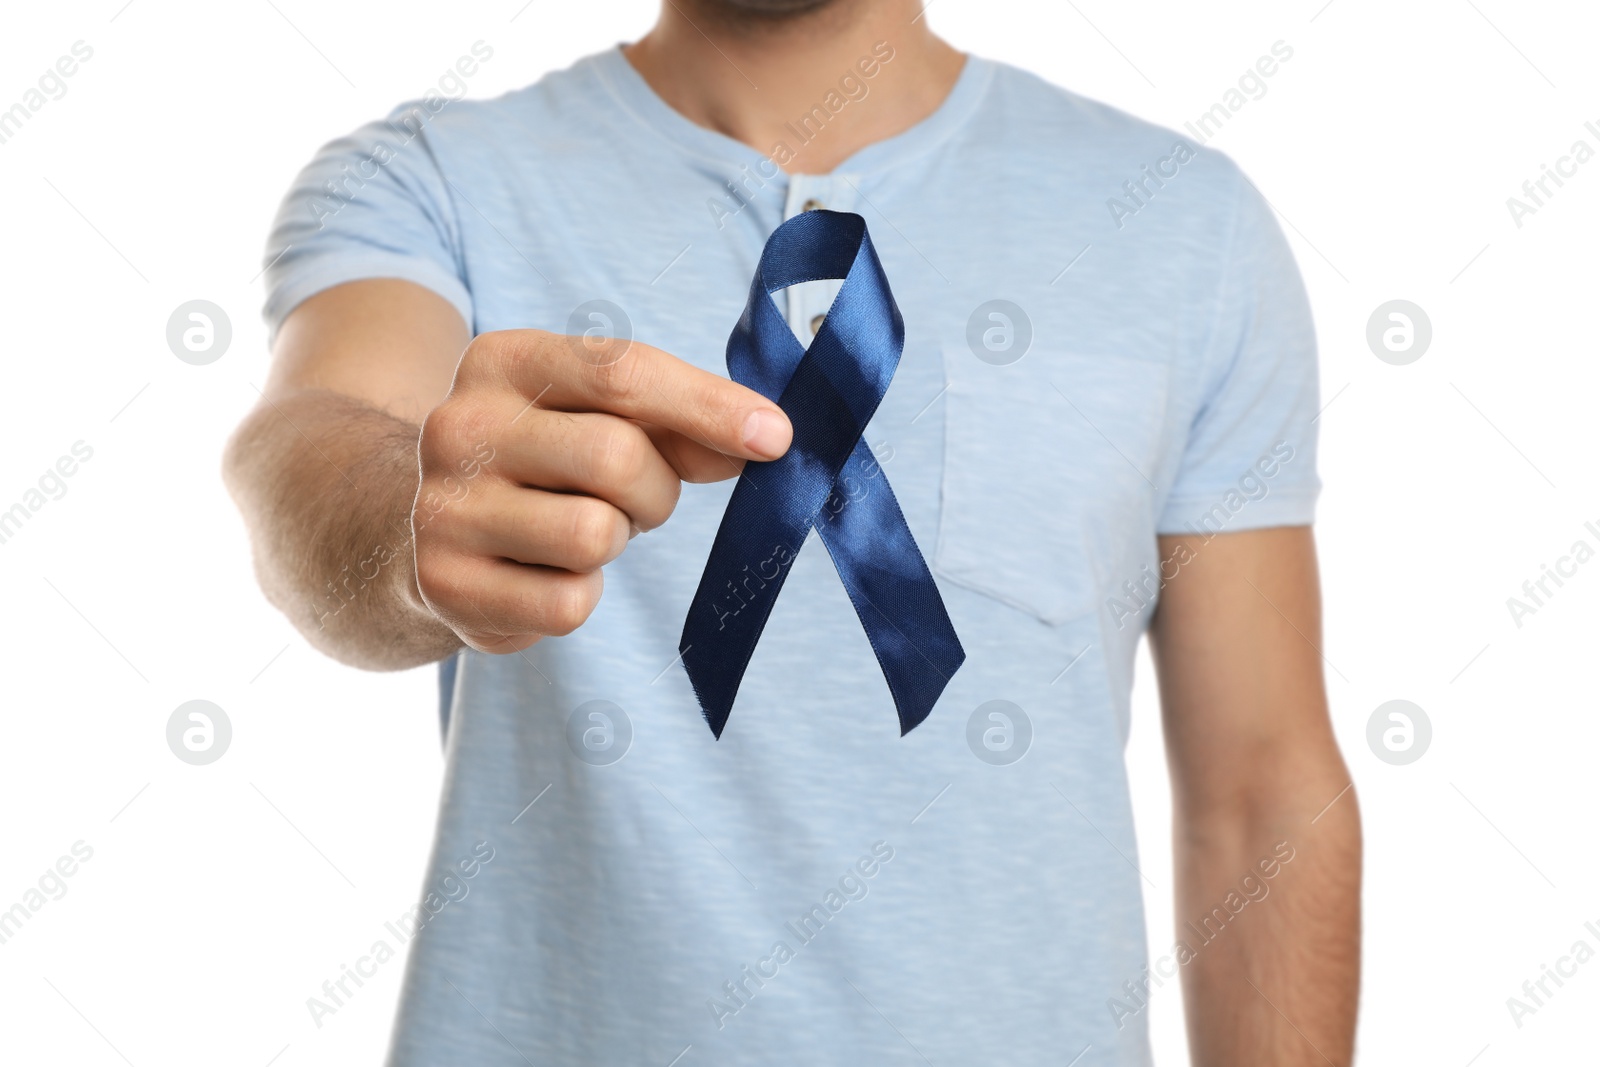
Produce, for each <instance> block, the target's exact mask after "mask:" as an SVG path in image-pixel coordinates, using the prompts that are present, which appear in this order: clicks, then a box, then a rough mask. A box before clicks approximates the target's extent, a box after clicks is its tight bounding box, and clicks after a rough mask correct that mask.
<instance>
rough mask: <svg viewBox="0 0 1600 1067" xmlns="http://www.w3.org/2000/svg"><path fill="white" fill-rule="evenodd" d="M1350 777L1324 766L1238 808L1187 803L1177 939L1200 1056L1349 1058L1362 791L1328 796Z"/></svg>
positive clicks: (1180, 842)
mask: <svg viewBox="0 0 1600 1067" xmlns="http://www.w3.org/2000/svg"><path fill="white" fill-rule="evenodd" d="M1341 769H1342V768H1341ZM1341 788H1342V785H1341V784H1340V783H1339V781H1338V779H1336V778H1331V777H1330V778H1322V777H1321V776H1318V779H1317V780H1316V787H1315V788H1312V787H1306V788H1300V789H1295V790H1294V791H1292V792H1288V793H1285V794H1280V795H1277V796H1271V797H1262V798H1261V799H1262V800H1263V801H1264V803H1263V804H1262V805H1261V806H1260V807H1259V808H1257V809H1256V810H1254V811H1250V812H1244V813H1241V814H1236V815H1235V816H1233V817H1229V816H1221V817H1218V816H1209V817H1208V816H1207V815H1205V814H1202V813H1195V814H1194V815H1192V816H1188V817H1186V816H1185V815H1184V814H1183V813H1181V812H1180V813H1179V816H1178V818H1179V823H1178V826H1177V830H1176V849H1175V852H1176V856H1175V858H1176V861H1177V871H1178V893H1177V908H1178V913H1177V938H1178V941H1179V942H1180V946H1182V945H1186V946H1187V947H1188V949H1189V954H1186V953H1184V951H1183V949H1182V948H1181V947H1180V949H1179V952H1178V955H1179V957H1180V963H1181V964H1182V966H1181V970H1182V973H1183V976H1184V977H1183V985H1184V1003H1185V1009H1186V1012H1187V1016H1188V1030H1189V1044H1190V1052H1191V1057H1192V1060H1193V1062H1194V1064H1196V1067H1224V1065H1226V1067H1235V1065H1238V1064H1272V1065H1274V1067H1290V1065H1302V1064H1304V1065H1313V1064H1314V1065H1321V1067H1328V1065H1332V1067H1344V1065H1346V1064H1348V1063H1350V1060H1351V1056H1352V1052H1353V1041H1354V1031H1355V1018H1356V1000H1357V990H1358V985H1359V978H1360V925H1361V918H1360V915H1361V905H1360V894H1361V828H1360V820H1359V816H1358V814H1357V809H1356V799H1355V791H1354V790H1350V791H1349V792H1346V793H1344V794H1342V795H1341V796H1340V797H1339V799H1338V800H1337V801H1334V802H1333V803H1331V804H1329V801H1331V800H1332V799H1333V797H1334V795H1335V794H1338V793H1339V790H1340V789H1341ZM1324 806H1326V810H1324V811H1320V813H1319V810H1318V809H1320V808H1322V807H1324ZM1312 819H1315V820H1316V821H1315V822H1312ZM1186 955H1187V962H1186V963H1183V962H1182V961H1183V959H1184V958H1185V956H1186Z"/></svg>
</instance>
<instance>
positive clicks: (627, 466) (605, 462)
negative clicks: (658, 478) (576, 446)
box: [588, 420, 650, 488]
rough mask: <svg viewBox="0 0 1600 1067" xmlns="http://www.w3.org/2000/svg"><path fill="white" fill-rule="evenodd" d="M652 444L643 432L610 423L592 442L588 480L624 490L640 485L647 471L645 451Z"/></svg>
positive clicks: (625, 424) (626, 424)
mask: <svg viewBox="0 0 1600 1067" xmlns="http://www.w3.org/2000/svg"><path fill="white" fill-rule="evenodd" d="M648 447H650V446H649V441H648V439H647V438H646V437H645V435H644V431H643V430H641V429H639V428H638V427H637V426H634V425H633V424H632V423H628V422H622V421H620V420H607V421H606V422H604V423H602V424H601V425H600V426H598V427H597V428H596V429H595V432H594V434H593V436H592V437H590V439H589V456H588V465H589V476H590V478H591V479H592V480H593V481H594V482H595V483H596V484H597V485H601V486H605V487H607V488H621V487H622V486H626V485H629V484H631V483H632V482H634V481H637V480H638V478H639V476H640V475H641V474H642V473H643V471H644V462H645V454H644V450H645V449H646V448H648Z"/></svg>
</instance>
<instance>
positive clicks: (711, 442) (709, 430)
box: [511, 331, 792, 460]
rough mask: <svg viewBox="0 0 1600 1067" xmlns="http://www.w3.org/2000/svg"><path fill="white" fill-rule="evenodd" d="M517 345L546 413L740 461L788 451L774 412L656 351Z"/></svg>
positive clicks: (530, 389) (618, 344)
mask: <svg viewBox="0 0 1600 1067" xmlns="http://www.w3.org/2000/svg"><path fill="white" fill-rule="evenodd" d="M518 332H519V333H534V332H535V331H518ZM517 340H518V342H521V343H520V344H518V345H517V347H518V348H521V349H522V352H521V353H519V355H520V356H521V358H514V359H513V360H512V361H511V363H512V367H513V368H514V369H513V375H514V378H515V380H516V382H517V384H518V387H519V388H520V389H521V390H522V391H523V393H524V394H525V395H527V396H528V397H529V398H530V399H533V398H535V397H538V398H539V399H538V400H537V403H538V404H539V406H541V407H545V408H551V409H554V410H558V411H604V412H609V413H610V414H613V415H621V416H622V417H624V418H629V419H637V420H639V421H641V422H645V423H650V424H652V425H655V426H661V427H664V428H666V429H669V430H672V431H673V432H675V433H678V434H681V435H682V436H684V437H686V438H688V439H689V440H691V441H696V442H699V443H700V444H702V445H704V446H706V447H707V448H711V449H714V450H715V451H718V452H721V453H724V454H725V455H729V456H737V457H739V458H741V459H756V460H772V459H777V458H778V457H779V456H781V455H783V454H784V452H786V451H787V450H788V448H789V443H790V440H791V439H792V428H791V427H790V425H789V419H788V417H787V416H786V415H784V413H783V410H782V409H781V408H779V407H778V405H777V404H775V403H773V402H772V401H771V400H768V399H767V398H766V397H764V396H762V395H761V394H760V393H758V392H756V391H755V390H753V389H749V388H746V387H745V386H743V385H740V384H739V383H738V382H734V381H730V380H729V379H727V378H724V377H722V376H721V375H718V374H712V373H711V372H709V371H705V370H701V369H700V368H699V367H696V366H694V365H693V364H691V363H687V362H685V361H683V360H681V359H679V358H678V357H677V356H674V355H672V354H670V353H668V352H664V351H662V350H661V349H659V348H656V347H654V346H652V345H647V344H645V343H643V342H641V341H630V340H625V339H622V338H609V339H600V340H601V341H602V342H603V343H601V344H596V343H595V342H596V339H595V338H591V337H569V336H563V335H559V334H542V335H541V336H540V337H539V338H537V339H535V338H526V339H523V338H518V339H517Z"/></svg>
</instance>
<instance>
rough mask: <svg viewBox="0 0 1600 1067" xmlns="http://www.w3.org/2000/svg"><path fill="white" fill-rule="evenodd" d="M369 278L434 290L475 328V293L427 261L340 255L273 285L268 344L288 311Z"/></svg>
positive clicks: (269, 300)
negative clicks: (318, 295) (473, 309)
mask: <svg viewBox="0 0 1600 1067" xmlns="http://www.w3.org/2000/svg"><path fill="white" fill-rule="evenodd" d="M368 278H398V279H400V280H401V281H407V282H412V283H414V284H416V285H420V286H422V287H423V288H424V289H428V290H431V291H432V292H435V293H437V294H439V295H440V296H442V297H444V299H446V300H448V301H449V302H450V303H451V305H452V306H453V307H454V308H455V309H456V311H458V312H459V313H460V314H461V318H462V321H464V322H465V323H466V324H467V329H468V331H469V332H470V331H471V330H472V319H473V315H472V294H470V293H469V292H467V287H466V286H464V285H462V284H461V279H459V278H457V277H456V276H455V275H453V274H451V273H449V272H448V271H446V270H444V269H443V268H441V267H439V266H437V265H435V264H433V263H431V262H429V261H427V260H420V259H416V258H413V257H409V256H400V255H370V256H361V257H359V258H349V257H341V258H339V259H338V260H336V261H332V262H329V263H326V264H323V265H321V266H318V267H316V268H314V269H312V270H308V271H304V272H302V273H296V274H295V276H294V277H292V278H290V279H288V280H287V281H285V282H283V283H282V284H281V285H277V286H274V287H273V288H272V290H271V292H270V293H268V295H267V301H266V304H265V305H264V307H263V308H262V313H261V314H262V318H264V319H265V320H266V323H267V341H268V343H269V344H270V343H271V342H272V341H273V340H274V339H276V337H277V335H278V328H279V327H280V326H282V325H283V320H284V319H286V318H288V317H289V313H290V312H292V311H293V310H294V309H295V308H297V307H299V306H300V305H301V304H303V303H304V302H305V301H307V300H309V299H310V298H311V297H313V296H316V295H317V294H318V293H320V292H323V291H324V290H327V289H332V288H333V287H334V286H336V285H343V284H344V283H345V282H356V281H364V280H366V279H368Z"/></svg>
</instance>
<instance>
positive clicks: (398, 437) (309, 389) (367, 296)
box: [223, 279, 469, 670]
mask: <svg viewBox="0 0 1600 1067" xmlns="http://www.w3.org/2000/svg"><path fill="white" fill-rule="evenodd" d="M468 340H469V338H468V334H467V326H466V323H464V322H463V321H462V320H461V315H460V313H459V312H457V311H456V309H455V308H454V307H453V306H452V305H451V304H450V302H449V301H447V300H445V299H444V298H443V297H441V296H439V295H437V294H435V293H433V292H432V291H430V290H428V289H424V288H422V287H421V286H418V285H413V284H411V283H409V282H403V281H398V280H393V279H374V280H371V281H362V282H353V283H350V284H348V285H340V286H336V287H334V288H332V289H328V290H325V291H324V292H321V293H318V294H317V295H315V296H313V297H311V298H310V299H309V300H307V301H305V303H303V304H301V305H300V306H299V307H298V308H296V309H295V310H294V312H293V313H292V314H290V315H289V317H288V318H287V319H285V320H284V323H283V326H282V328H281V329H280V330H279V331H278V336H277V340H276V342H275V343H274V345H273V360H272V370H271V373H270V375H269V376H268V378H267V383H266V388H265V389H263V390H262V397H261V401H260V403H259V404H257V405H256V408H255V409H254V410H253V411H252V412H251V413H250V414H249V415H248V416H247V417H246V418H245V420H244V421H243V423H241V424H240V426H239V429H238V430H237V431H235V433H234V435H233V438H232V440H230V441H229V442H228V449H227V453H226V455H225V457H224V463H223V476H224V478H225V480H226V481H227V484H228V488H229V490H230V491H231V492H232V494H233V498H234V500H235V501H236V502H237V503H238V505H239V508H240V510H241V511H242V512H243V513H244V517H245V522H246V524H247V525H248V526H249V528H250V532H251V541H252V543H253V547H254V554H255V566H256V576H257V579H258V580H259V581H260V583H261V588H262V591H263V592H264V593H265V594H266V596H267V599H268V600H270V601H271V602H272V604H273V605H274V606H275V607H277V608H278V610H280V611H282V612H283V613H284V614H285V615H287V616H288V618H289V621H290V622H291V623H293V624H294V626H295V628H296V629H297V630H299V631H300V632H301V634H303V635H304V636H305V638H306V639H307V640H308V641H310V642H311V644H312V645H314V646H315V647H316V648H318V649H320V650H321V651H323V652H326V653H327V654H328V655H330V656H333V657H334V658H335V659H338V660H340V661H342V662H344V663H349V664H351V665H353V666H358V667H366V668H369V669H374V670H394V669H399V668H404V667H413V666H417V665H418V664H422V663H427V662H430V661H433V660H438V659H442V658H444V657H445V656H446V655H449V654H450V653H451V652H453V651H454V650H455V649H457V648H459V647H461V640H460V638H458V637H457V636H456V634H455V633H453V632H452V631H451V630H450V628H449V627H448V626H446V625H444V623H442V622H440V621H439V619H438V618H437V617H436V616H435V615H434V613H433V612H432V611H430V610H429V609H428V607H427V605H426V604H424V603H423V601H422V597H421V595H420V594H419V592H418V589H417V580H416V566H415V561H414V554H413V550H412V543H411V537H412V531H411V509H412V504H413V502H414V501H415V500H416V497H417V486H418V481H419V473H418V469H417V440H418V436H419V435H420V433H421V427H422V421H423V419H424V417H426V415H427V413H428V411H429V410H431V409H432V408H433V407H434V406H435V405H436V404H438V403H439V402H440V401H441V400H443V399H444V397H445V394H446V393H448V392H449V391H450V381H451V378H452V376H453V375H454V374H455V369H456V362H457V360H459V359H460V358H461V353H462V351H463V350H464V349H465V348H466V347H467V341H468Z"/></svg>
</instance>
